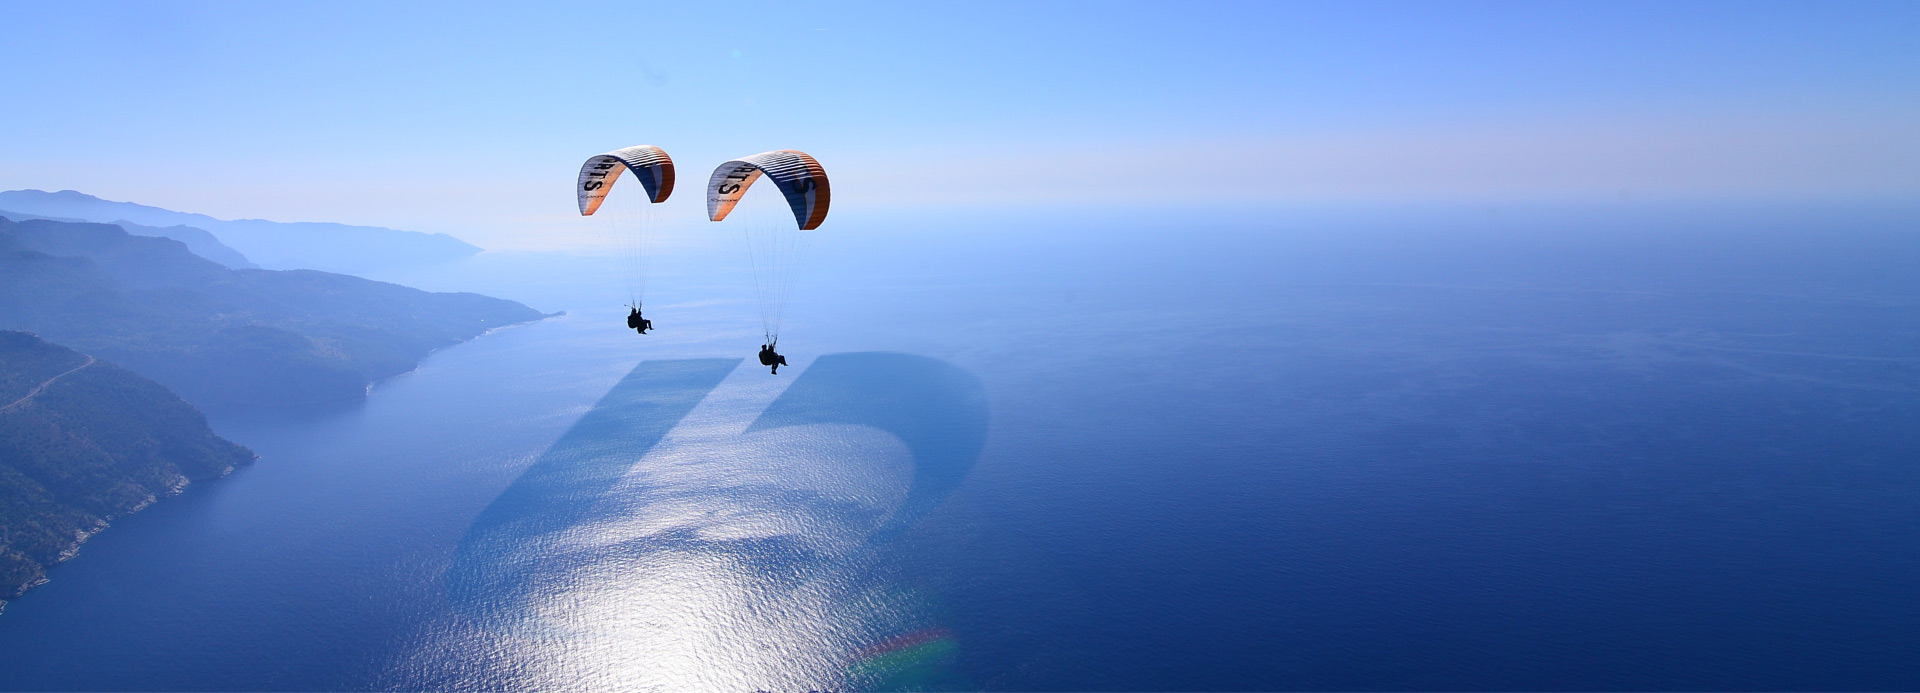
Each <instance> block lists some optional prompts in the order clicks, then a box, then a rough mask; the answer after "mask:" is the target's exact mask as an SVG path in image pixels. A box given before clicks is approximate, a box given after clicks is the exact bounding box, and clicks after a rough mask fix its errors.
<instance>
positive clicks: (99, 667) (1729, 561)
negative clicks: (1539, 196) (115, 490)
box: [0, 204, 1920, 691]
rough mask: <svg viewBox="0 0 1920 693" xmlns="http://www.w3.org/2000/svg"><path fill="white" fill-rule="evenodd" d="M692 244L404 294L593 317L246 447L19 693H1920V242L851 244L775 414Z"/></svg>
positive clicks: (846, 220)
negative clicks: (294, 692)
mask: <svg viewBox="0 0 1920 693" xmlns="http://www.w3.org/2000/svg"><path fill="white" fill-rule="evenodd" d="M835 213H836V214H837V215H840V214H842V212H841V211H836V212H835ZM674 240H675V241H676V242H669V243H666V244H665V247H666V249H667V252H668V253H670V254H669V255H666V256H664V258H665V259H667V261H664V262H661V263H657V264H656V270H657V271H656V273H655V274H656V276H655V277H654V278H653V281H652V290H651V293H650V298H649V302H648V306H649V309H648V310H649V317H651V318H653V319H654V321H655V322H656V324H657V325H658V327H659V331H658V332H657V333H655V334H650V335H648V336H646V337H644V338H643V337H637V336H636V335H634V334H632V333H631V332H627V331H624V330H622V329H620V328H619V326H618V323H619V320H620V318H621V317H622V316H623V315H624V313H623V312H622V309H621V307H620V302H621V301H623V300H624V299H625V296H624V295H619V294H620V291H616V290H615V289H616V288H619V283H618V282H617V280H614V279H611V278H609V274H608V273H609V271H610V270H609V266H608V263H605V262H603V261H602V260H600V259H598V258H594V257H590V256H567V255H533V254H515V253H489V254H485V255H482V256H479V257H476V258H474V259H472V260H471V261H469V262H466V263H462V264H460V265H458V266H450V267H442V268H433V269H429V270H423V271H420V272H416V273H413V274H408V275H396V276H392V277H386V278H388V279H392V280H396V281H402V282H405V283H409V284H413V285H417V286H422V287H424V288H431V289H437V290H452V289H464V290H477V291H483V292H486V293H491V294H494V295H500V296H505V297H509V298H514V299H518V300H522V301H525V302H527V303H529V304H530V305H533V306H535V307H536V308H540V309H542V310H548V311H555V310H565V311H568V314H567V315H565V316H561V317H556V318H552V319H549V320H546V321H543V322H540V323H535V324H529V325H523V326H517V327H512V328H506V329H502V330H498V331H496V332H494V333H491V334H488V335H486V336H484V337H481V338H479V339H476V340H474V341H472V342H469V343H466V344H462V345H459V346H456V347H453V348H449V349H446V350H444V351H442V352H440V353H437V354H435V355H433V356H432V357H430V358H428V359H427V360H426V361H425V362H424V363H423V364H422V365H421V367H420V368H419V369H418V370H417V371H414V372H412V373H408V374H406V375H402V376H399V377H396V378H393V379H391V380H388V381H385V382H383V383H380V384H379V385H378V386H376V387H375V388H374V390H373V392H372V395H371V396H370V397H369V398H368V400H367V401H366V402H365V403H364V404H361V405H357V406H352V407H342V408H336V409H332V410H324V411H303V412H269V413H262V412H246V413H240V412H216V413H215V414H214V415H213V417H212V420H213V423H214V426H215V428H216V430H217V431H219V432H220V433H221V434H223V435H225V436H227V437H229V438H232V439H233V440H236V441H238V442H240V443H243V444H245V445H248V446H250V447H252V448H253V449H254V450H255V451H257V452H258V453H260V455H261V459H260V461H259V462H258V463H257V464H255V465H253V466H251V467H249V468H246V469H243V470H241V471H239V472H236V473H235V474H234V475H233V476H232V477H230V478H227V479H224V480H220V481H217V482H212V483H204V484H199V485H196V486H195V487H193V488H192V489H190V490H189V491H188V492H187V493H186V494H184V495H182V496H180V497H178V498H174V499H170V500H167V501H165V502H162V503H159V504H157V505H155V506H154V507H152V508H150V509H148V510H146V511H143V512H141V513H138V514H136V515H134V516H132V517H129V518H126V519H124V520H121V521H118V522H116V523H115V524H114V526H113V527H112V528H111V529H110V530H108V531H106V532H104V533H102V534H100V535H98V536H96V537H95V538H94V539H92V540H91V541H89V542H88V543H87V544H86V546H85V548H84V549H83V550H82V551H81V553H80V555H79V556H78V557H76V558H75V559H73V560H71V561H69V562H67V563H65V564H62V565H61V566H59V567H57V568H56V569H54V570H53V571H52V573H51V578H52V581H51V582H50V583H48V584H46V585H44V586H42V587H40V588H37V589H35V590H34V591H32V592H30V593H29V594H28V595H27V596H25V597H23V598H21V599H18V600H15V601H13V602H10V603H9V604H8V605H7V607H6V610H5V611H4V612H3V613H0V689H368V688H380V689H475V688H482V689H514V690H519V689H553V690H601V689H610V688H621V689H642V690H663V691H668V690H673V691H677V690H741V691H747V690H756V689H764V690H808V689H822V690H825V689H833V690H848V689H858V688H871V687H879V688H888V687H891V688H912V687H920V688H930V689H992V690H1278V689H1296V690H1405V689H1444V690H1467V689H1497V690H1521V689H1526V690H1542V689H1548V690H1551V689H1579V690H1595V689H1606V690H1614V689H1619V690H1628V689H1691V690H1723V689H1724V690H1762V689H1767V690H1788V689H1791V690H1809V689H1846V690H1870V689H1895V690H1912V689H1916V688H1920V214H1916V213H1915V212H1914V210H1911V209H1889V208H1871V209H1870V208H1866V207H1859V208H1852V209H1841V208H1824V209H1822V208H1791V207H1786V206H1781V207H1775V208H1766V209H1758V208H1752V207H1748V208H1744V209H1741V208H1726V207H1722V208H1712V207H1680V206H1666V207H1656V206H1651V205H1634V204H1620V205H1613V206H1598V207H1584V208H1571V207H1559V208H1544V207H1543V208H1533V209H1515V208H1508V209H1492V208H1476V209H1465V208H1460V209H1404V210H1288V211H1269V212H1263V213H1255V212H1240V213H1233V214H1213V215H1198V214H1177V213H1172V212H1164V213H1152V214H1147V213H1142V214H1133V215H1119V214H1100V213H1066V212H1044V213H1043V212H1037V211H1033V210H1026V211H1024V212H1022V213H1017V214H1016V213H993V212H981V211H971V212H970V211H954V212H949V213H945V214H940V215H931V216H928V215H917V214H911V213H904V212H902V213H888V214H881V213H873V214H870V215H864V216H863V215H862V214H860V213H857V212H852V211H849V212H847V213H845V214H844V215H843V216H840V217H836V218H835V220H834V222H833V223H830V224H829V225H828V226H827V227H826V228H825V229H823V231H822V235H820V236H819V237H818V239H817V241H816V242H817V245H816V246H815V247H814V248H813V251H812V252H813V257H812V259H811V260H810V262H809V264H808V266H807V271H808V274H807V275H806V281H805V282H804V283H803V284H802V285H801V286H800V287H799V289H798V290H797V291H796V292H795V297H794V304H793V308H792V313H791V315H790V316H789V317H788V319H787V323H788V329H787V331H786V335H785V336H784V337H783V340H782V345H783V351H785V352H787V353H788V354H789V356H790V358H791V360H792V363H793V365H792V367H790V368H783V369H782V370H781V374H780V375H779V376H771V375H769V374H768V373H766V372H765V370H763V369H761V368H760V367H758V366H757V365H753V362H752V359H751V357H752V352H753V350H754V348H755V347H756V346H757V344H758V341H757V340H758V336H759V335H758V328H759V325H758V323H757V320H756V319H755V318H754V317H753V315H752V314H751V311H750V310H749V306H748V304H749V301H748V300H747V297H746V295H745V294H744V293H743V291H742V290H741V282H740V281H739V276H738V273H737V272H736V270H737V269H738V267H737V265H738V264H739V262H738V258H735V257H733V256H732V255H730V254H729V253H730V251H731V250H732V248H731V246H728V245H726V244H718V243H710V242H708V241H709V240H710V239H707V238H704V237H700V236H698V235H695V234H694V233H693V232H686V233H684V234H682V235H681V236H677V237H676V238H675V239H674ZM620 290H621V291H623V290H624V289H620ZM742 359H744V360H745V361H744V363H740V362H739V360H742ZM736 363H737V364H738V365H736Z"/></svg>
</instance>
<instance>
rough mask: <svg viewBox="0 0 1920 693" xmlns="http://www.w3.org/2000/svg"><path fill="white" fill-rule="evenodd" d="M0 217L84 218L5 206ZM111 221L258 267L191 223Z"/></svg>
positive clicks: (235, 264)
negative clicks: (164, 225) (46, 213)
mask: <svg viewBox="0 0 1920 693" xmlns="http://www.w3.org/2000/svg"><path fill="white" fill-rule="evenodd" d="M0 217H6V218H8V219H12V220H14V221H25V220H28V219H46V220H48V221H66V222H75V223H86V222H87V220H86V219H78V218H75V217H53V216H47V215H44V214H26V213H23V212H15V211H12V210H6V209H0ZM112 224H113V225H114V226H118V227H120V228H123V229H126V230H127V233H130V234H133V235H135V236H158V237H160V238H171V239H173V240H176V241H179V242H181V243H185V244H187V250H191V251H193V254H195V255H198V256H200V257H204V258H206V259H208V260H212V261H214V262H218V263H220V264H222V265H226V266H228V267H231V268H233V269H259V267H260V266H259V265H256V264H253V262H252V261H251V260H248V259H247V256H245V255H241V254H240V251H238V250H234V249H232V248H229V247H227V244H225V243H221V242H220V239H218V238H214V237H213V234H211V233H207V231H206V229H197V228H194V227H191V226H183V225H178V224H176V225H174V226H168V227H165V228H162V227H158V226H147V225H145V224H135V223H133V222H131V221H127V220H125V219H120V220H116V221H113V222H112Z"/></svg>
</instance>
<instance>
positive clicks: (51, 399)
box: [0, 331, 254, 598]
mask: <svg viewBox="0 0 1920 693" xmlns="http://www.w3.org/2000/svg"><path fill="white" fill-rule="evenodd" d="M253 457H254V456H253V453H252V452H251V451H249V450H247V449H246V448H244V447H241V446H239V445H235V444H233V443H231V442H228V441H227V440H225V439H222V438H220V437H219V436H216V435H214V433H213V431H212V430H210V429H208V428H207V421H206V417H204V416H202V415H201V414H200V412H199V411H197V410H195V409H194V408H193V407H192V406H191V405H188V404H187V403H186V402H184V401H181V399H180V398H179V397H176V396H174V395H173V393H171V392H168V391H167V389H166V388H164V387H161V386H160V385H159V384H157V383H154V382H153V381H151V380H148V379H146V378H142V377H140V376H138V375H134V374H133V373H130V372H127V371H126V370H124V369H121V368H119V367H117V366H114V365H112V364H109V363H107V362H105V361H100V360H97V359H95V358H92V357H89V356H87V355H84V354H80V353H77V352H74V351H72V350H69V349H66V348H63V347H60V346H56V345H53V344H49V343H47V342H45V341H42V340H40V339H39V338H38V337H35V336H34V335H31V334H28V333H24V332H12V331H0V598H6V597H12V596H17V595H18V594H19V593H20V592H22V591H24V590H26V589H27V588H29V587H32V586H33V585H35V584H38V583H39V582H40V581H42V580H43V579H44V577H45V574H46V566H48V565H51V564H53V563H56V562H59V561H61V560H64V559H65V558H67V557H68V556H71V555H73V552H74V551H76V550H77V549H78V547H79V545H80V543H81V542H82V541H85V540H86V538H87V537H88V536H89V535H91V534H92V533H93V532H96V531H98V530H99V529H100V528H102V527H104V526H106V523H107V521H108V520H111V519H113V518H116V517H119V516H121V515H125V514H127V513H130V512H133V511H136V510H139V509H141V508H144V507H146V506H147V505H148V504H150V503H152V502H153V501H154V500H155V499H157V498H160V497H162V496H168V495H172V494H175V493H178V492H180V490H181V489H183V488H185V487H186V485H187V484H188V483H189V482H190V481H196V480H203V479H211V478H216V477H219V476H222V475H225V474H226V473H228V472H230V471H232V470H233V468H234V467H235V466H236V465H241V464H245V463H247V462H249V461H251V460H252V459H253Z"/></svg>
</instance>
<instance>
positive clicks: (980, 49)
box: [0, 1, 1920, 247]
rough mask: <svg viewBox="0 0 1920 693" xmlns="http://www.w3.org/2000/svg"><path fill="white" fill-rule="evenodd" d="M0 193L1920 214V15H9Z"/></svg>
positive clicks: (484, 240) (245, 207) (837, 11)
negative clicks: (780, 177) (1608, 207)
mask: <svg viewBox="0 0 1920 693" xmlns="http://www.w3.org/2000/svg"><path fill="white" fill-rule="evenodd" d="M0 24H4V25H5V26H8V27H9V28H10V29H9V32H8V34H9V38H8V41H7V42H6V44H5V46H4V47H0V55H4V60H5V62H6V65H7V68H6V69H5V70H4V71H0V89H4V92H5V93H6V94H7V96H8V104H9V105H8V106H7V107H5V108H4V109H0V132H4V133H5V135H4V140H5V143H6V145H5V147H3V148H0V188H8V189H11V188H27V187H31V188H42V189H61V188H74V189H79V190H83V191H86V192H90V193H93V194H97V195H100V196H103V197H107V198H110V199H121V200H133V201H138V202H143V203H147V204H154V205H160V206H165V207H169V208H174V209H181V210H184V211H195V212H203V213H208V214H213V215H215V216H220V217H264V218H271V219H279V220H306V219H313V220H329V221H345V222H352V223H366V224H379V225H387V226H395V227H400V228H410V229H418V230H426V231H446V232H450V233H454V234H456V235H459V236H461V237H463V238H469V239H472V240H475V241H476V242H479V243H480V244H482V245H485V246H488V247H543V246H547V245H566V244H567V243H568V239H567V238H566V236H567V234H568V233H570V231H569V229H571V228H573V227H572V226H569V225H568V222H569V221H572V220H571V219H569V217H570V216H571V215H572V214H573V210H572V207H573V201H572V196H571V189H570V186H571V179H572V173H573V170H574V169H575V168H576V167H577V166H578V162H579V161H581V160H582V159H584V158H585V157H586V156H588V155H591V154H594V153H597V152H600V151H605V150H608V149H613V148H616V147H620V146H626V145H630V144H638V143H650V144H656V145H660V146H663V147H665V148H666V149H667V150H668V151H669V152H670V153H672V154H673V156H674V157H675V159H676V161H678V162H679V163H680V165H681V167H682V175H683V181H684V183H683V185H685V186H686V187H685V188H683V189H682V190H681V191H680V192H679V194H677V195H676V196H675V198H674V200H672V201H671V202H669V203H668V204H671V205H677V206H684V207H686V209H685V210H676V211H675V212H674V213H676V214H686V215H692V216H694V217H698V216H699V213H700V212H699V211H698V207H699V205H700V199H699V195H698V194H697V190H695V189H694V188H695V185H696V184H697V183H698V182H699V181H702V180H704V178H705V173H706V172H707V171H708V170H710V169H711V167H712V166H713V165H715V164H717V163H719V162H720V161H723V160H725V159H727V158H731V157H734V156H740V155H744V154H750V153H753V152H758V151H763V150H767V149H776V148H787V147H791V148H798V149H804V150H807V151H809V152H811V153H813V154H814V155H815V156H817V157H819V158H820V160H821V161H822V162H823V163H824V164H825V165H826V166H827V167H828V169H829V171H830V173H832V174H833V175H834V181H835V193H836V194H835V202H836V213H839V211H840V209H841V208H845V207H855V208H870V209H888V208H892V209H899V208H925V209H935V208H941V207H951V206H955V205H968V206H1020V205H1026V206H1032V205H1141V206H1152V205H1168V204H1188V205H1191V204H1233V205H1256V206H1258V205H1287V204H1303V203H1304V204H1310V203H1316V202H1361V203H1366V202H1372V201H1416V202H1417V201H1429V200H1444V201H1458V200H1465V201H1480V200H1503V201H1506V200H1517V201H1525V200H1560V199H1572V200H1582V199H1603V198H1610V197H1613V196H1617V195H1620V194H1622V193H1628V194H1632V195H1636V196H1642V197H1651V198H1672V199H1692V198H1712V199H1726V198H1732V199H1746V198H1765V199H1779V198H1814V199H1828V198H1840V199H1860V198H1896V199H1910V198H1912V197H1914V196H1916V195H1920V40H1916V39H1915V38H1914V37H1915V36H1920V3H1913V2H1887V3H1844V2H1818V3H1814V2H1808V3H1769V2H1728V3H1680V2H1659V3H1632V2H1619V1H1610V2H1591V3H1581V2H1512V3H1508V2H1406V3H1393V2H1387V3H1360V2H1342V3H1252V4H1218V5H1199V4H1192V3H1166V4H1125V3H1098V4H1055V5H1048V6H1045V7H1040V8H1034V7H1030V6H1028V4H1026V3H1018V4H1005V5H991V4H978V3H940V4H933V3H874V4H867V5H854V4H842V5H831V6H825V7H821V6H816V5H815V4H813V3H774V4H739V5H730V6H726V9H716V8H715V7H714V6H712V5H709V4H704V3H702V4H687V5H675V6H667V5H659V4H651V3H648V4H642V3H604V4H600V3H595V4H578V5H572V6H560V5H558V4H554V3H538V4H527V5H522V6H505V5H502V6H497V7H479V6H475V5H473V4H453V3H449V4H437V5H406V6H399V7H390V6H388V5H387V4H386V3H368V4H352V3H316V4H311V5H295V4H292V3H237V4H203V3H184V4H180V3H128V4H118V3H17V2H8V3H5V4H0Z"/></svg>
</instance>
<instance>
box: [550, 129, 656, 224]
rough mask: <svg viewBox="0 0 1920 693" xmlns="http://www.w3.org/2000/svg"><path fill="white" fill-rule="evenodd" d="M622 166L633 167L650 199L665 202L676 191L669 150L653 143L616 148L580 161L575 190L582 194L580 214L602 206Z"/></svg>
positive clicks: (629, 168) (585, 214)
mask: <svg viewBox="0 0 1920 693" xmlns="http://www.w3.org/2000/svg"><path fill="white" fill-rule="evenodd" d="M622 170H627V171H632V172H633V175H634V176H635V177H637V178H639V179H640V187H643V188H646V190H647V199H648V200H649V201H651V202H665V201H666V199H667V196H668V195H671V194H673V159H671V158H669V157H668V156H667V152H666V150H663V149H661V148H659V147H655V146H653V145H650V144H643V145H639V146H636V147H627V148H626V149H616V150H614V151H611V152H607V153H605V154H601V155H599V156H595V157H593V158H591V159H588V160H587V163H584V164H581V165H580V182H579V183H577V184H575V186H574V192H577V193H579V194H580V215H581V216H590V215H592V214H593V212H594V210H597V209H600V203H602V202H605V201H606V199H607V192H608V191H611V190H613V182H614V181H615V180H619V178H620V172H621V171H622Z"/></svg>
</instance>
